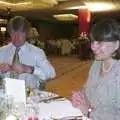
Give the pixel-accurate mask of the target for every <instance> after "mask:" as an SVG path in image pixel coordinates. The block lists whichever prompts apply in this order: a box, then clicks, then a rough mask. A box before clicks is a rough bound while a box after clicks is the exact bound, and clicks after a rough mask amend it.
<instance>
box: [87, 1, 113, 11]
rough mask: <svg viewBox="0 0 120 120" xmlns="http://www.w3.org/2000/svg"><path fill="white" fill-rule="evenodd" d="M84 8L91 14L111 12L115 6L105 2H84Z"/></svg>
mask: <svg viewBox="0 0 120 120" xmlns="http://www.w3.org/2000/svg"><path fill="white" fill-rule="evenodd" d="M85 6H86V7H87V8H88V9H89V10H90V11H92V12H97V11H108V10H113V9H114V8H115V6H114V5H113V4H112V3H105V2H86V3H85Z"/></svg>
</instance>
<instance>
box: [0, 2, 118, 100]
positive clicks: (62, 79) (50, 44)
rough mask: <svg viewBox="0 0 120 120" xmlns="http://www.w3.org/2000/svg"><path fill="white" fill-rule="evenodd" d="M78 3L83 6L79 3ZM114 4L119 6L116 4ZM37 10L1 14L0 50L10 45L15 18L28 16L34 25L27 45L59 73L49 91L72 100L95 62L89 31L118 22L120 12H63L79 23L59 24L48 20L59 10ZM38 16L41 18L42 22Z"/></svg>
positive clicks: (47, 85) (51, 83) (10, 11)
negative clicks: (107, 21) (109, 19)
mask: <svg viewBox="0 0 120 120" xmlns="http://www.w3.org/2000/svg"><path fill="white" fill-rule="evenodd" d="M43 1H44V0H43ZM66 1H67V2H68V3H70V2H71V3H73V1H72V0H70V2H69V0H66ZM93 1H94V0H92V2H93ZM118 1H119V0H118ZM57 2H58V3H60V5H61V4H62V5H64V4H65V2H64V1H61V2H60V1H57ZM77 2H78V3H81V2H80V1H79V0H77ZM112 2H114V4H115V3H116V1H112ZM13 3H14V1H13ZM63 3H64V4H63ZM68 3H67V4H68ZM78 3H77V4H78ZM50 4H51V3H50ZM56 4H57V3H56ZM62 5H61V6H62ZM117 5H118V3H117ZM117 5H116V6H117ZM55 7H56V6H55ZM38 8H39V7H38ZM38 8H36V9H33V10H30V11H27V12H26V11H25V10H23V11H22V10H21V9H20V10H19V11H17V12H15V11H14V10H12V8H6V9H5V10H4V11H1V12H0V46H3V45H5V44H7V43H8V42H9V34H8V32H7V28H6V26H7V23H8V21H9V19H10V18H11V17H13V16H15V15H22V16H25V17H26V18H27V19H28V20H29V21H30V22H31V24H32V27H31V30H30V32H29V37H28V42H30V43H32V44H34V45H36V46H38V47H40V48H42V49H44V51H45V53H46V55H47V57H48V59H49V60H50V62H51V63H52V64H53V66H54V67H55V69H56V74H57V76H56V78H55V79H53V80H50V81H47V83H46V90H49V91H52V92H55V93H57V94H60V95H62V96H65V97H67V98H69V99H70V97H71V94H72V91H75V90H77V89H79V88H80V87H82V86H83V84H84V83H85V81H86V79H87V75H88V71H89V68H90V66H91V63H92V60H93V55H92V51H91V49H90V40H89V36H88V35H89V29H90V27H91V26H92V25H93V24H95V23H96V22H97V21H99V20H100V19H103V18H106V17H114V18H116V19H118V20H119V15H118V13H119V10H117V11H110V10H109V11H105V12H103V11H102V12H91V11H89V10H88V9H77V10H75V11H72V10H69V11H68V10H66V11H64V10H61V13H65V12H67V13H75V15H76V16H77V19H72V20H65V21H59V20H56V19H50V18H49V16H52V15H53V14H54V13H57V12H58V10H57V12H53V13H52V12H51V11H54V10H56V9H57V7H56V8H54V9H52V10H51V11H50V12H48V11H49V10H50V8H49V9H48V8H44V9H43V8H42V9H38ZM51 13H52V14H51ZM58 13H60V11H59V12H58ZM44 14H46V16H47V17H46V16H44ZM36 16H37V17H36ZM38 16H42V17H40V18H39V17H38ZM38 18H39V19H38ZM69 19H70V17H69Z"/></svg>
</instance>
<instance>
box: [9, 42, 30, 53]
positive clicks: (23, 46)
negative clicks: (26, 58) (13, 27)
mask: <svg viewBox="0 0 120 120" xmlns="http://www.w3.org/2000/svg"><path fill="white" fill-rule="evenodd" d="M27 44H28V42H25V43H24V45H22V46H21V47H20V51H24V50H25V49H26V47H27ZM9 45H10V46H11V47H12V49H14V50H15V49H16V47H15V45H13V44H12V43H9Z"/></svg>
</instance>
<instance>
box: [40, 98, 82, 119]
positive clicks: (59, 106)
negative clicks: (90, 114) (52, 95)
mask: <svg viewBox="0 0 120 120" xmlns="http://www.w3.org/2000/svg"><path fill="white" fill-rule="evenodd" d="M66 116H83V114H82V112H81V111H80V110H79V109H77V108H74V107H73V106H72V104H71V102H70V101H68V100H64V101H52V102H50V103H43V102H41V103H39V118H40V119H41V120H42V119H44V118H46V117H47V118H62V117H66Z"/></svg>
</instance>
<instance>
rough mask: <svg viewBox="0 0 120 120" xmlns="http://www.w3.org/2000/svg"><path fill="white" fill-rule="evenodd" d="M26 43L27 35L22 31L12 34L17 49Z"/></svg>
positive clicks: (12, 40)
mask: <svg viewBox="0 0 120 120" xmlns="http://www.w3.org/2000/svg"><path fill="white" fill-rule="evenodd" d="M25 41H26V33H25V32H22V31H16V32H13V33H12V34H11V42H12V44H13V45H15V46H16V47H20V46H22V45H23V44H24V43H25Z"/></svg>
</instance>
